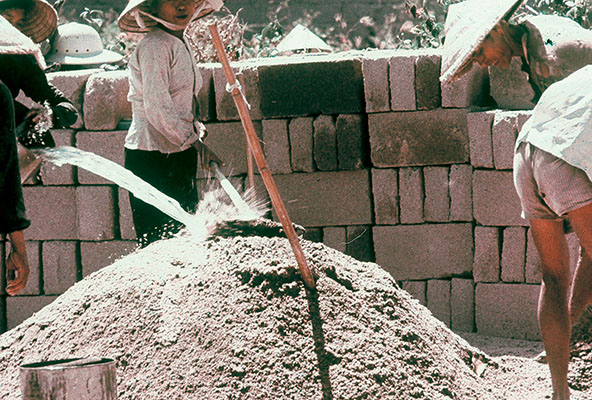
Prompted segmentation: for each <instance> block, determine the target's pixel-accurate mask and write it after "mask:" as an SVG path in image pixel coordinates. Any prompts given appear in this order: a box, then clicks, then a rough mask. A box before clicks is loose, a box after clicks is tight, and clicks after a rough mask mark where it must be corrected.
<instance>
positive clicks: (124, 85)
mask: <svg viewBox="0 0 592 400" xmlns="http://www.w3.org/2000/svg"><path fill="white" fill-rule="evenodd" d="M128 91H129V72H128V71H106V72H99V73H96V74H93V75H91V76H90V77H89V78H88V81H87V82H86V88H85V91H84V105H83V109H84V126H85V127H86V129H88V130H90V131H110V130H114V129H115V128H116V127H117V124H118V123H119V121H120V120H121V119H122V118H131V116H132V106H131V104H130V103H129V102H128V101H127V93H128Z"/></svg>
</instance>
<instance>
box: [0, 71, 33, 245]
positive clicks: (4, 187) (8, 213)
mask: <svg viewBox="0 0 592 400" xmlns="http://www.w3.org/2000/svg"><path fill="white" fill-rule="evenodd" d="M0 198H1V200H0V203H1V204H0V233H12V232H16V231H22V230H23V229H26V228H27V227H29V225H31V222H30V221H29V220H27V219H26V218H25V202H24V200H23V193H22V187H21V175H20V172H19V164H18V153H17V147H16V136H15V134H14V104H13V100H12V95H11V93H10V91H9V90H8V87H7V86H6V85H5V84H4V83H3V82H2V81H1V80H0Z"/></svg>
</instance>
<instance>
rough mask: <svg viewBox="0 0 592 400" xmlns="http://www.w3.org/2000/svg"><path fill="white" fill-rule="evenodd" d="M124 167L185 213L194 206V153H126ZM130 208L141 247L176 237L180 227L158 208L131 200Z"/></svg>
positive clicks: (195, 157)
mask: <svg viewBox="0 0 592 400" xmlns="http://www.w3.org/2000/svg"><path fill="white" fill-rule="evenodd" d="M125 167H126V168H127V169H129V170H130V171H132V172H133V173H134V174H135V175H137V176H138V177H140V178H142V179H143V180H145V181H146V182H148V183H149V184H151V185H152V186H154V187H155V188H156V189H158V190H160V191H161V192H162V193H164V194H166V195H167V196H170V197H172V198H173V199H175V200H177V201H178V202H179V204H181V207H183V208H184V209H185V210H186V211H189V212H193V211H195V207H196V206H197V200H198V197H197V182H196V174H197V151H196V150H195V149H194V148H193V147H191V148H189V149H187V150H185V151H182V152H178V153H171V154H164V153H161V152H158V151H144V150H129V149H125ZM130 204H131V208H132V214H133V219H134V227H135V228H136V236H137V237H138V241H139V243H140V245H141V246H142V247H144V246H147V245H148V244H150V243H152V242H154V241H156V240H158V239H161V238H166V237H170V236H172V235H173V234H175V233H177V232H178V231H179V230H180V229H181V227H182V226H183V225H182V224H181V223H180V222H178V221H175V220H173V219H172V218H171V217H169V216H168V215H166V214H164V213H163V212H161V211H160V210H158V209H157V208H155V207H153V206H151V205H150V204H147V203H145V202H143V201H142V200H139V199H137V198H136V197H134V195H133V194H132V193H130Z"/></svg>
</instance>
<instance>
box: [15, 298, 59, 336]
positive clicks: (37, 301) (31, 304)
mask: <svg viewBox="0 0 592 400" xmlns="http://www.w3.org/2000/svg"><path fill="white" fill-rule="evenodd" d="M56 298H57V296H14V297H7V298H6V322H7V324H6V325H7V329H8V330H10V329H12V328H15V327H16V326H18V325H20V323H21V322H23V321H25V320H26V319H27V318H29V317H31V316H33V315H34V314H35V313H36V312H37V311H39V310H41V309H42V308H43V307H45V306H46V305H48V304H49V303H51V302H52V301H54V300H55V299H56Z"/></svg>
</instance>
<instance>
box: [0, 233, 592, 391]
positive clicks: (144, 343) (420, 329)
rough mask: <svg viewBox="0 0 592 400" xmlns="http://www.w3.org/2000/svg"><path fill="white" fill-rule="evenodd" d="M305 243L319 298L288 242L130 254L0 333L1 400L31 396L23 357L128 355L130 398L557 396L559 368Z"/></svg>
mask: <svg viewBox="0 0 592 400" xmlns="http://www.w3.org/2000/svg"><path fill="white" fill-rule="evenodd" d="M302 244H303V249H304V251H305V254H306V256H307V259H308V260H309V264H310V266H311V268H312V269H313V271H314V273H315V274H316V275H317V276H318V280H317V285H318V291H317V292H315V293H307V291H306V290H305V289H304V286H303V284H302V282H301V281H300V279H299V274H298V269H297V267H296V265H295V261H294V257H293V254H292V252H291V249H290V247H289V244H288V242H287V240H285V239H280V238H273V237H272V238H263V237H232V238H217V239H213V240H209V241H206V242H199V243H196V242H193V241H192V240H191V239H190V238H189V237H177V238H173V239H170V240H166V241H162V242H159V243H155V244H153V245H151V246H149V247H147V248H145V249H142V250H139V251H138V252H136V253H134V254H132V255H129V256H127V257H125V258H124V259H122V260H120V261H118V262H116V263H115V264H113V265H111V266H109V267H106V268H104V269H103V270H101V271H98V272H96V273H94V274H92V275H91V276H89V277H87V278H86V279H84V280H83V281H82V282H79V283H78V284H76V285H75V286H74V287H72V288H71V289H69V290H68V291H67V292H66V293H65V294H64V295H62V296H60V297H59V298H58V299H57V300H56V301H55V302H54V303H52V304H50V305H49V306H47V307H46V308H44V309H43V310H42V311H40V312H39V313H37V314H35V315H34V316H33V317H31V318H30V319H28V320H27V321H25V322H24V323H23V324H21V325H20V326H18V327H17V328H15V329H13V330H11V331H9V332H7V333H5V334H4V335H2V336H0V370H1V371H2V373H1V374H2V376H1V378H0V379H1V381H0V398H2V399H4V400H11V399H19V398H20V394H19V393H20V391H19V387H18V366H19V365H21V364H23V363H28V362H37V361H41V360H49V359H62V358H71V357H85V356H102V357H110V358H114V359H116V360H117V375H118V395H119V399H122V400H125V399H145V400H146V399H158V400H162V399H167V400H169V399H183V400H185V399H274V400H281V399H294V400H299V399H302V400H305V399H306V400H310V399H397V400H399V399H426V400H428V399H429V400H437V399H459V400H461V399H462V400H465V399H479V400H487V399H504V400H508V399H522V398H524V399H537V398H539V397H536V396H534V397H531V395H533V393H534V394H536V393H539V394H540V393H541V392H545V393H547V394H549V393H550V391H549V390H550V389H549V387H550V382H548V381H549V379H548V375H545V373H546V369H547V368H546V366H544V365H540V364H537V363H534V362H530V361H528V362H527V361H524V360H520V361H519V362H517V363H516V362H515V363H514V364H511V365H510V364H507V365H506V364H503V363H501V362H500V361H499V360H498V359H495V360H492V359H490V358H489V357H487V356H486V355H484V354H483V353H482V352H480V351H479V350H477V349H475V348H473V347H471V346H470V345H469V344H468V343H467V342H465V341H464V340H463V339H461V338H460V337H459V336H457V335H455V334H454V333H452V332H451V331H450V330H448V329H447V328H446V326H445V325H444V324H442V323H441V322H439V321H438V320H436V319H435V318H433V316H432V315H431V314H430V312H429V311H428V310H427V309H426V308H424V307H423V306H421V305H420V304H419V303H418V302H417V301H415V300H413V299H412V298H411V297H410V296H409V295H408V294H407V293H406V292H405V291H403V290H401V289H400V288H398V286H397V285H396V283H395V281H394V280H393V278H392V277H391V276H390V275H389V274H388V273H387V272H385V271H384V270H382V269H381V268H380V267H379V266H378V265H376V264H373V263H361V262H358V261H356V260H355V259H353V258H350V257H348V256H345V255H343V254H342V253H339V252H337V251H335V250H332V249H330V248H328V247H326V246H324V245H322V244H317V243H312V242H307V241H303V242H302ZM512 365H513V366H515V367H516V369H515V370H514V369H513V368H514V367H513V366H512ZM531 367H532V368H535V369H536V372H535V373H533V374H532V376H530V377H527V378H525V375H528V370H529V368H531ZM512 377H515V378H513V379H512ZM517 378H521V379H522V382H523V384H518V383H517V381H518V380H519V379H517ZM508 384H510V387H505V388H502V387H501V386H502V385H506V386H507V385H508ZM590 393H592V392H590ZM590 393H588V398H590V397H589V395H590ZM540 398H544V397H540ZM574 398H576V399H577V398H582V399H583V398H586V397H577V396H574Z"/></svg>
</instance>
